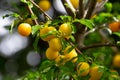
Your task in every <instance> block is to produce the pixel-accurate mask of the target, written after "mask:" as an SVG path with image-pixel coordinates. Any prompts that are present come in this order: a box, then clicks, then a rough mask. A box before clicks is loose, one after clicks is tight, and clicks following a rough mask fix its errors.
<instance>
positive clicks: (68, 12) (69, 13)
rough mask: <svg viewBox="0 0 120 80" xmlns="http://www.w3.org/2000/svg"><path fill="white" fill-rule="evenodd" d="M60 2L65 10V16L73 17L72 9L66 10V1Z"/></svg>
mask: <svg viewBox="0 0 120 80" xmlns="http://www.w3.org/2000/svg"><path fill="white" fill-rule="evenodd" d="M61 1H62V4H63V6H64V8H65V10H66V11H67V14H68V15H70V16H72V17H74V13H73V11H72V9H70V8H68V7H67V6H66V5H65V4H66V3H67V1H66V0H61Z"/></svg>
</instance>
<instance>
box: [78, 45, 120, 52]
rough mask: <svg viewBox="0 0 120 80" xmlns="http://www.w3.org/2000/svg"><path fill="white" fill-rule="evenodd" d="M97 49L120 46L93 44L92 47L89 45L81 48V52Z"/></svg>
mask: <svg viewBox="0 0 120 80" xmlns="http://www.w3.org/2000/svg"><path fill="white" fill-rule="evenodd" d="M97 47H120V45H118V44H111V43H109V44H92V45H88V46H85V47H82V48H79V50H82V51H83V50H87V49H91V48H97Z"/></svg>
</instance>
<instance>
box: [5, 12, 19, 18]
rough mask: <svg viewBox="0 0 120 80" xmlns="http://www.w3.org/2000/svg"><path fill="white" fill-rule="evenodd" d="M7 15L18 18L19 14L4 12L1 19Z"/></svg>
mask: <svg viewBox="0 0 120 80" xmlns="http://www.w3.org/2000/svg"><path fill="white" fill-rule="evenodd" d="M9 16H11V17H15V18H18V17H19V16H20V15H19V14H17V13H12V14H6V15H4V16H3V19H4V18H6V17H9Z"/></svg>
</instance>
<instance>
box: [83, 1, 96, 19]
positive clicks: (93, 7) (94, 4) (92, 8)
mask: <svg viewBox="0 0 120 80" xmlns="http://www.w3.org/2000/svg"><path fill="white" fill-rule="evenodd" d="M96 3H97V0H90V3H89V5H86V6H88V11H87V14H86V16H85V18H86V19H90V18H91V16H92V13H93V11H94V9H95V6H96Z"/></svg>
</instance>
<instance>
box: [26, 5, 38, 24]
mask: <svg viewBox="0 0 120 80" xmlns="http://www.w3.org/2000/svg"><path fill="white" fill-rule="evenodd" d="M27 8H28V11H29V13H30V14H31V15H35V14H34V13H33V11H32V9H31V8H30V7H29V6H27ZM33 21H34V23H35V24H36V25H38V21H37V19H33Z"/></svg>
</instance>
